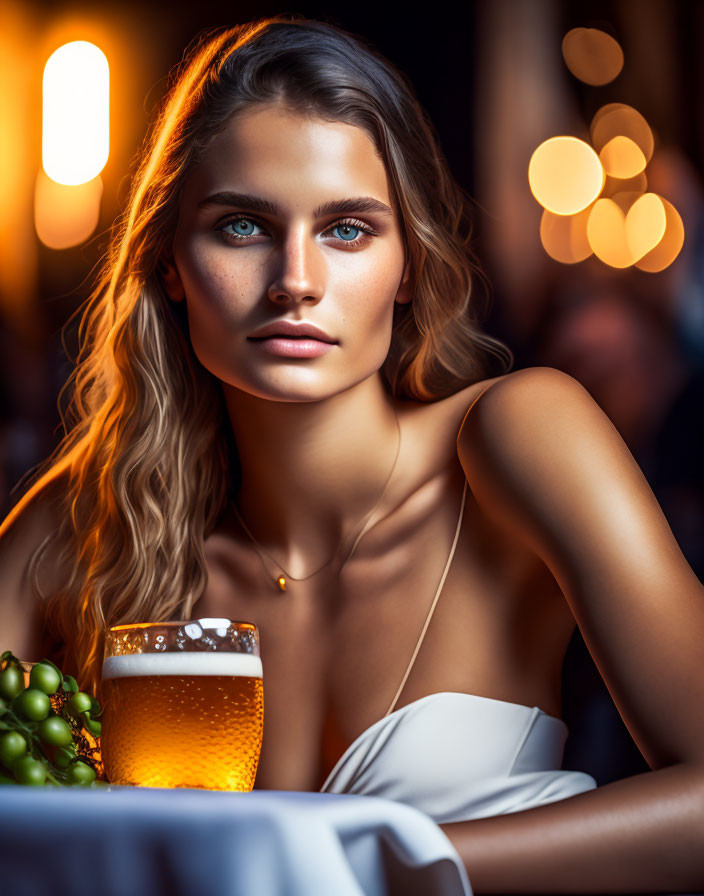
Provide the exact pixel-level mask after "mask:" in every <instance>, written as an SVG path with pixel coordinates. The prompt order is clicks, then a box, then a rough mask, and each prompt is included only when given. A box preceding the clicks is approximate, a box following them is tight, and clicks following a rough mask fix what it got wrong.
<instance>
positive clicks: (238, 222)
mask: <svg viewBox="0 0 704 896" xmlns="http://www.w3.org/2000/svg"><path fill="white" fill-rule="evenodd" d="M230 225H232V226H233V227H237V228H240V227H241V226H242V225H244V227H245V229H246V228H247V227H258V226H259V225H258V224H257V222H256V221H253V220H252V219H251V218H231V219H230V220H229V221H226V222H225V224H223V230H224V228H225V227H229V226H230ZM230 235H232V236H234V235H235V234H227V236H230ZM237 236H241V237H248V236H254V234H252V233H242V232H241V230H240V229H238V230H237Z"/></svg>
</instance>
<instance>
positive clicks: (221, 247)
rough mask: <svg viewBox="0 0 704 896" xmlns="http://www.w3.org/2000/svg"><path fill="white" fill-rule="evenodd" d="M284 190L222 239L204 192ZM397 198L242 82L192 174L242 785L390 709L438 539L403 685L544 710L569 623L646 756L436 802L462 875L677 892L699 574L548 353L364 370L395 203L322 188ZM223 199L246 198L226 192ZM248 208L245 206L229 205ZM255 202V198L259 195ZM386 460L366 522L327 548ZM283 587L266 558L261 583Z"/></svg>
mask: <svg viewBox="0 0 704 896" xmlns="http://www.w3.org/2000/svg"><path fill="white" fill-rule="evenodd" d="M225 189H228V190H237V191H241V192H248V193H253V194H256V195H259V196H264V197H266V198H268V199H270V200H272V201H275V202H277V203H278V204H279V205H280V206H281V211H280V214H279V215H278V216H274V217H271V216H270V217H268V218H266V234H264V235H261V231H258V230H257V231H256V232H257V234H260V235H258V236H257V237H255V239H253V240H252V242H251V243H249V244H248V245H246V246H244V245H241V246H235V245H233V244H232V243H228V242H227V241H226V240H222V239H221V235H220V234H216V233H215V232H214V231H213V227H214V225H215V224H216V223H217V221H218V220H219V219H220V218H221V217H224V213H225V211H226V210H225V209H222V208H218V209H213V208H211V209H209V211H208V212H207V214H206V213H201V214H200V215H196V213H195V207H196V205H197V203H198V201H199V200H200V199H202V198H203V197H204V196H205V195H206V194H208V193H211V192H214V191H215V190H225ZM367 195H368V196H372V197H375V198H377V199H380V200H381V201H383V202H385V203H386V204H387V205H391V204H392V197H391V195H390V193H389V186H388V182H387V178H386V173H385V171H384V167H383V164H382V162H381V160H380V159H379V158H378V157H377V156H376V154H375V152H374V150H373V146H372V144H371V142H370V141H369V139H368V138H367V137H366V135H365V134H364V133H363V132H362V131H360V130H358V129H356V128H353V127H350V126H348V125H344V124H339V123H330V122H322V121H316V120H314V119H303V118H300V117H299V116H297V115H295V114H290V113H288V112H286V111H285V110H282V109H281V108H271V107H264V108H258V109H255V110H253V111H251V112H250V113H248V114H247V116H246V117H244V118H242V119H240V120H238V121H234V122H232V123H231V125H230V126H229V127H228V128H227V130H226V131H224V132H223V133H222V134H221V135H219V136H218V137H217V138H216V139H215V141H214V142H213V144H212V146H211V147H210V150H209V152H208V154H207V155H206V158H205V160H204V162H203V165H202V166H201V169H200V170H198V171H196V172H194V173H193V174H192V176H191V178H190V179H189V180H188V182H187V184H186V189H185V191H184V194H183V201H182V206H181V215H180V218H179V224H178V230H177V233H176V237H175V240H174V258H173V265H172V266H171V267H170V268H169V272H168V274H167V281H166V282H167V285H168V289H169V293H170V296H171V298H172V299H173V300H174V301H183V300H185V301H186V302H187V306H188V316H189V323H190V328H191V338H192V341H193V346H194V349H195V351H196V353H197V355H198V357H199V358H200V359H201V362H202V363H203V364H204V366H205V367H207V368H208V369H209V370H210V371H211V372H212V373H213V374H214V375H215V376H217V377H218V379H219V380H220V381H221V382H222V387H223V391H224V395H225V400H226V403H227V408H228V412H229V416H230V422H231V425H232V427H233V431H234V433H235V437H236V440H237V446H238V452H239V455H240V460H241V463H242V469H243V486H242V489H241V492H240V494H239V496H238V503H239V505H240V508H241V511H242V513H243V516H244V517H245V519H246V520H247V521H248V523H249V525H250V528H251V529H252V531H253V532H255V534H256V536H257V538H258V539H259V541H260V542H261V543H262V544H263V545H264V546H265V547H266V549H267V550H269V551H270V552H271V554H272V555H273V556H274V557H275V558H276V560H277V561H278V563H280V564H282V565H283V566H284V567H285V568H287V569H288V570H289V572H290V573H291V575H297V576H309V574H310V573H311V572H312V571H315V570H316V569H318V568H319V567H321V569H320V572H318V573H316V574H315V575H312V576H309V577H307V578H306V580H305V581H302V582H290V583H289V588H288V590H287V592H286V596H285V598H279V599H277V597H276V595H275V592H272V583H273V579H274V578H275V576H276V575H277V574H278V572H279V571H280V570H279V569H278V568H277V566H276V565H273V566H272V565H271V564H270V565H269V568H268V569H267V563H266V562H262V560H260V558H259V557H258V556H257V554H256V553H255V551H254V549H253V547H252V544H251V543H250V542H249V541H248V539H247V538H246V536H244V534H243V532H242V530H241V528H240V527H239V526H238V524H237V523H236V521H235V520H234V519H233V517H232V515H231V514H226V515H225V516H224V517H223V519H222V520H221V522H220V524H219V526H218V529H217V531H216V532H215V533H214V534H213V536H212V537H211V538H210V539H209V540H208V542H207V543H206V555H207V558H208V563H209V570H210V580H209V586H208V589H207V592H206V594H205V595H204V596H203V599H202V600H201V601H200V602H199V604H198V606H197V607H196V608H194V613H195V614H201V615H212V616H216V615H224V616H230V617H232V618H242V619H248V620H249V621H252V622H255V623H256V624H257V625H258V627H259V629H260V632H261V639H262V641H261V643H262V660H263V664H264V669H265V704H266V712H265V730H264V747H263V750H262V757H261V761H260V767H259V771H258V774H257V786H258V787H269V788H278V789H316V788H318V787H319V786H320V784H321V782H322V780H323V779H324V777H325V775H326V772H327V771H328V770H329V769H330V768H331V767H332V765H333V764H334V763H335V761H336V760H337V759H338V758H339V756H340V755H341V753H342V752H343V751H344V749H345V747H346V746H347V745H348V744H349V743H350V742H351V741H352V740H354V739H355V738H356V737H357V736H358V735H359V734H360V733H361V732H362V731H364V730H365V729H366V728H367V727H368V726H369V725H370V724H372V723H373V722H374V721H376V720H377V719H378V718H379V717H381V715H382V714H383V712H384V710H385V709H386V706H387V704H388V701H389V699H390V698H391V696H392V695H393V694H394V693H395V691H396V688H397V685H398V682H399V681H400V680H401V678H402V676H403V672H404V670H405V668H406V665H407V662H408V659H409V658H410V654H411V652H412V650H413V647H414V645H415V641H416V638H417V636H418V632H419V630H420V628H421V626H422V623H423V620H424V618H425V613H426V611H427V608H428V604H429V601H430V600H431V598H432V594H433V591H434V587H435V584H436V582H437V577H438V575H439V572H440V570H441V569H442V567H443V564H444V560H445V558H446V556H447V552H448V550H449V545H450V541H451V538H452V532H453V530H454V525H455V521H456V514H457V508H458V506H459V501H460V495H461V490H462V486H463V482H464V480H465V478H466V480H467V481H468V483H469V486H470V499H469V501H468V505H467V508H466V511H465V517H464V521H463V528H462V533H461V538H460V541H459V543H458V549H457V553H456V555H455V559H454V561H453V565H452V567H451V570H450V575H449V576H448V579H447V582H446V585H445V589H444V592H443V594H442V599H441V600H440V602H439V604H438V607H437V609H436V611H435V615H434V616H433V621H432V624H431V626H430V627H429V629H428V632H427V635H426V639H425V641H424V643H423V647H422V650H421V651H420V653H419V655H418V658H417V660H416V663H415V665H414V667H413V669H412V671H411V674H410V676H409V678H408V681H407V683H406V686H405V688H404V690H403V692H402V694H401V698H400V700H399V701H398V703H397V708H400V707H401V706H403V705H406V704H407V703H410V702H412V701H413V700H416V699H418V698H420V697H422V696H425V695H426V694H429V693H434V692H437V691H443V690H445V691H460V692H466V693H473V694H479V695H483V696H488V697H493V698H495V699H503V700H507V701H511V702H515V703H523V704H526V705H529V706H532V705H537V706H539V707H540V708H542V709H544V710H545V711H546V712H548V713H551V714H553V715H559V714H560V673H561V665H562V659H563V656H564V651H565V648H566V646H567V643H568V641H569V638H570V635H571V633H572V631H573V628H574V624H575V620H576V621H577V622H578V623H579V625H580V628H581V630H582V633H583V635H584V637H585V640H586V642H587V645H588V647H589V649H590V651H591V652H592V655H593V657H594V659H595V661H596V663H597V665H598V667H599V670H600V672H601V674H602V675H603V677H604V679H605V681H606V684H607V685H608V687H609V689H610V691H611V693H612V695H613V698H614V700H615V702H616V705H617V707H618V709H619V712H620V713H621V715H622V717H623V719H624V721H625V722H626V724H627V725H628V727H629V730H630V731H631V733H632V735H633V737H634V739H635V741H636V743H637V744H638V746H639V748H640V749H641V751H642V753H643V755H644V756H645V757H646V758H647V759H648V761H649V763H650V764H651V767H652V768H653V769H655V770H654V771H651V772H649V773H647V774H644V775H637V776H634V777H633V778H629V779H626V780H625V781H617V782H614V783H612V784H609V785H607V786H604V787H601V788H598V789H597V790H595V791H590V792H587V793H583V794H579V795H577V796H575V797H571V798H569V799H566V800H562V801H560V802H558V803H552V804H550V805H547V806H541V807H536V808H533V809H529V810H526V811H524V812H518V813H513V814H511V815H506V816H499V817H497V818H490V819H481V820H477V821H469V822H457V823H454V824H446V825H442V827H443V830H445V832H446V833H447V834H448V836H449V837H450V839H451V840H452V842H453V843H454V844H455V846H456V847H457V849H458V851H459V852H460V855H461V856H462V858H463V860H464V862H465V864H466V866H467V869H468V872H469V875H470V879H471V881H472V885H473V887H474V890H475V892H516V893H518V892H542V893H563V894H564V893H577V892H587V893H596V892H616V891H618V892H636V891H637V892H655V891H658V890H659V891H666V892H672V891H674V890H676V889H677V888H680V890H679V891H680V892H682V891H683V890H684V891H689V890H694V889H699V888H700V886H701V883H702V881H704V864H703V863H704V833H703V832H704V823H703V822H704V772H703V771H702V770H703V769H704V715H703V714H702V713H701V706H702V705H704V671H703V670H704V666H702V663H701V645H702V643H704V589H702V586H701V584H700V583H699V582H698V580H697V579H696V577H695V576H694V574H693V573H692V571H691V569H690V568H689V566H688V565H687V563H686V562H685V560H684V558H683V556H682V554H681V552H680V551H679V548H678V546H677V544H676V543H675V541H674V538H673V537H672V533H671V532H670V530H669V527H668V526H667V523H666V521H665V519H664V517H663V515H662V512H661V510H660V508H659V506H658V504H657V502H656V500H655V498H654V497H653V495H652V492H651V490H650V489H649V487H648V485H647V483H646V482H645V479H644V478H643V476H642V474H641V472H640V470H639V469H638V467H637V465H636V464H635V461H634V460H633V458H632V456H631V455H630V453H629V452H628V449H627V448H626V446H625V444H624V443H623V441H622V440H621V438H620V437H619V436H618V434H617V433H616V431H615V429H614V428H613V426H612V425H611V423H610V421H609V420H608V418H607V417H606V416H605V415H604V414H603V413H602V411H601V410H600V409H599V408H598V406H597V405H596V404H595V403H594V402H593V400H592V399H591V398H590V397H589V395H588V394H587V393H586V391H585V390H584V389H583V388H582V387H581V386H580V385H579V384H578V383H577V382H576V381H575V380H573V379H572V378H570V377H568V376H566V375H564V374H561V373H559V372H558V371H555V370H551V369H549V368H536V369H533V370H525V371H517V372H514V373H510V374H507V375H506V376H503V377H497V378H495V379H493V380H485V381H483V382H479V383H475V384H474V385H472V386H470V387H468V388H466V389H464V390H462V391H461V392H458V393H456V394H455V395H452V396H450V397H448V398H446V399H443V400H442V401H438V402H435V403H433V404H428V405H423V404H420V403H417V402H395V401H392V400H391V399H390V398H389V397H388V395H387V393H386V392H385V390H384V389H383V387H382V384H381V380H380V377H379V374H378V370H379V367H380V366H381V364H382V362H383V360H384V358H385V356H386V353H387V351H388V347H389V341H390V335H391V320H392V313H393V305H394V302H407V301H410V300H411V299H412V297H413V296H412V293H413V287H412V283H411V278H410V275H409V271H408V269H407V268H406V267H404V253H403V244H402V239H401V236H400V234H401V230H400V226H399V222H398V219H397V218H396V216H394V217H393V218H392V219H389V220H380V219H375V220H374V221H371V219H370V216H366V217H365V216H364V215H360V216H359V217H360V219H361V220H363V221H364V220H367V221H369V223H371V224H372V225H373V226H375V229H376V230H377V231H378V234H379V235H378V236H377V237H374V238H373V239H372V240H371V241H369V242H368V243H366V244H364V246H362V247H360V248H359V249H350V248H349V247H346V246H344V245H340V244H339V243H338V242H336V241H334V240H333V239H331V236H332V235H331V234H330V233H329V232H328V231H327V230H326V229H325V228H327V227H329V226H331V225H332V224H334V223H335V221H334V220H332V219H329V220H325V221H316V220H314V218H313V209H315V207H316V206H317V205H318V204H319V203H322V202H325V201H327V200H329V199H336V198H340V197H343V196H367ZM232 211H236V209H233V210H232ZM240 211H241V210H240ZM259 217H260V218H261V217H262V216H259ZM281 317H285V318H287V319H290V320H307V321H310V322H312V323H315V324H316V325H318V326H321V327H322V328H323V329H324V330H326V331H327V332H328V333H329V334H330V335H332V336H334V338H335V339H336V340H338V341H339V344H338V345H336V346H335V347H334V349H333V350H332V351H330V352H328V353H327V354H326V355H324V356H322V357H320V358H316V359H315V360H311V359H308V360H305V361H301V360H295V361H292V360H282V359H280V358H272V357H265V356H264V355H263V354H262V353H261V352H260V351H258V350H257V349H256V347H253V346H252V345H251V344H249V343H248V342H247V339H246V337H247V334H248V333H251V332H252V331H253V330H254V329H256V328H257V327H260V326H262V325H263V324H264V323H267V322H268V321H270V320H273V319H277V318H281ZM392 411H393V412H395V413H396V415H397V417H398V421H399V425H400V430H401V435H402V441H401V450H400V454H399V458H398V464H397V466H396V468H395V469H394V474H393V477H392V478H391V481H390V482H389V488H388V490H387V493H386V494H385V496H384V500H383V502H382V504H381V505H380V506H379V508H378V510H377V513H376V515H375V524H374V525H373V526H372V527H371V529H370V530H369V532H368V533H367V535H365V537H364V539H363V540H362V542H361V543H360V546H359V549H358V551H357V552H356V554H355V555H354V557H353V558H352V560H351V561H350V562H349V563H348V564H347V565H346V566H345V567H344V569H343V570H342V571H341V572H339V570H338V565H336V563H332V562H331V563H328V564H327V565H326V563H325V561H326V558H331V557H334V556H335V551H336V549H337V548H339V545H340V543H341V542H344V540H345V538H347V536H349V535H350V534H352V535H353V534H354V532H355V531H356V530H357V528H358V526H359V522H360V520H362V519H363V518H364V514H365V512H366V511H368V510H369V508H370V507H372V506H373V505H374V503H375V500H377V499H378V496H379V493H380V491H381V488H382V487H383V484H384V482H385V481H386V478H387V477H388V474H389V470H390V469H391V465H392V460H393V457H394V454H395V449H396V425H395V422H394V420H393V413H392ZM274 587H275V586H274Z"/></svg>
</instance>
